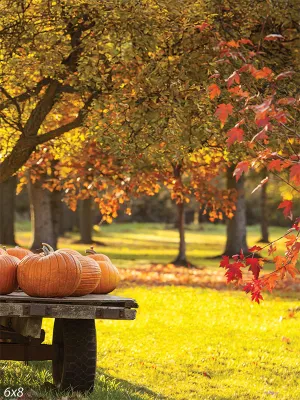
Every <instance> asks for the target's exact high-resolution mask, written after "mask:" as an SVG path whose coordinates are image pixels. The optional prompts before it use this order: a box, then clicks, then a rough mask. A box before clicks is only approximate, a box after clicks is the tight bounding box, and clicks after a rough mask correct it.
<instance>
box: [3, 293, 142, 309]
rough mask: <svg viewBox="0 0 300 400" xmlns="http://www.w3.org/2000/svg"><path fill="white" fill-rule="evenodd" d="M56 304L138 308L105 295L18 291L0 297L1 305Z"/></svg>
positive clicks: (135, 304) (131, 302)
mask: <svg viewBox="0 0 300 400" xmlns="http://www.w3.org/2000/svg"><path fill="white" fill-rule="evenodd" d="M3 302H5V303H18V302H22V303H24V302H28V303H36V304H37V303H51V304H53V303H58V304H94V305H107V306H108V305H115V306H119V305H120V306H123V307H126V308H138V304H137V302H136V301H135V300H134V299H131V298H127V297H120V296H111V295H107V294H88V295H86V296H82V297H51V298H46V297H30V296H28V295H27V294H25V293H24V292H21V291H18V292H13V293H11V294H7V295H0V306H1V303H3Z"/></svg>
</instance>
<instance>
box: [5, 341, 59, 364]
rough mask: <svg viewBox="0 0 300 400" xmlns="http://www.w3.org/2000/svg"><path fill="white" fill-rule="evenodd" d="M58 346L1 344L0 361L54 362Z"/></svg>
mask: <svg viewBox="0 0 300 400" xmlns="http://www.w3.org/2000/svg"><path fill="white" fill-rule="evenodd" d="M56 351H58V346H57V345H49V344H40V345H32V344H15V343H0V360H14V361H45V360H53V357H54V355H55V352H56Z"/></svg>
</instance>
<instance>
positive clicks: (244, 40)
mask: <svg viewBox="0 0 300 400" xmlns="http://www.w3.org/2000/svg"><path fill="white" fill-rule="evenodd" d="M238 42H239V43H242V44H251V45H252V46H253V43H252V42H251V40H250V39H245V38H243V39H240V40H239V41H238Z"/></svg>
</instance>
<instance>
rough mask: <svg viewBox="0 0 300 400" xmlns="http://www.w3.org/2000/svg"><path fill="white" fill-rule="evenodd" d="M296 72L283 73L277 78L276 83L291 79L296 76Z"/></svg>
mask: <svg viewBox="0 0 300 400" xmlns="http://www.w3.org/2000/svg"><path fill="white" fill-rule="evenodd" d="M294 73H295V72H294V71H286V72H282V73H281V74H279V75H277V76H276V78H275V79H276V81H280V80H281V79H285V78H290V77H291V76H292V75H294Z"/></svg>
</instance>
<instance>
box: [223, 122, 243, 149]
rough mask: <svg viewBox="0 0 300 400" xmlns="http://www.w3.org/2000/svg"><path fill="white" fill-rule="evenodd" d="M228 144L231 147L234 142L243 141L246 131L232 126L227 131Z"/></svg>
mask: <svg viewBox="0 0 300 400" xmlns="http://www.w3.org/2000/svg"><path fill="white" fill-rule="evenodd" d="M227 135H228V139H227V146H228V147H230V146H231V145H232V144H233V143H234V142H242V141H243V139H244V131H243V129H241V128H236V127H234V128H232V129H230V130H229V131H228V132H227Z"/></svg>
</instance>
